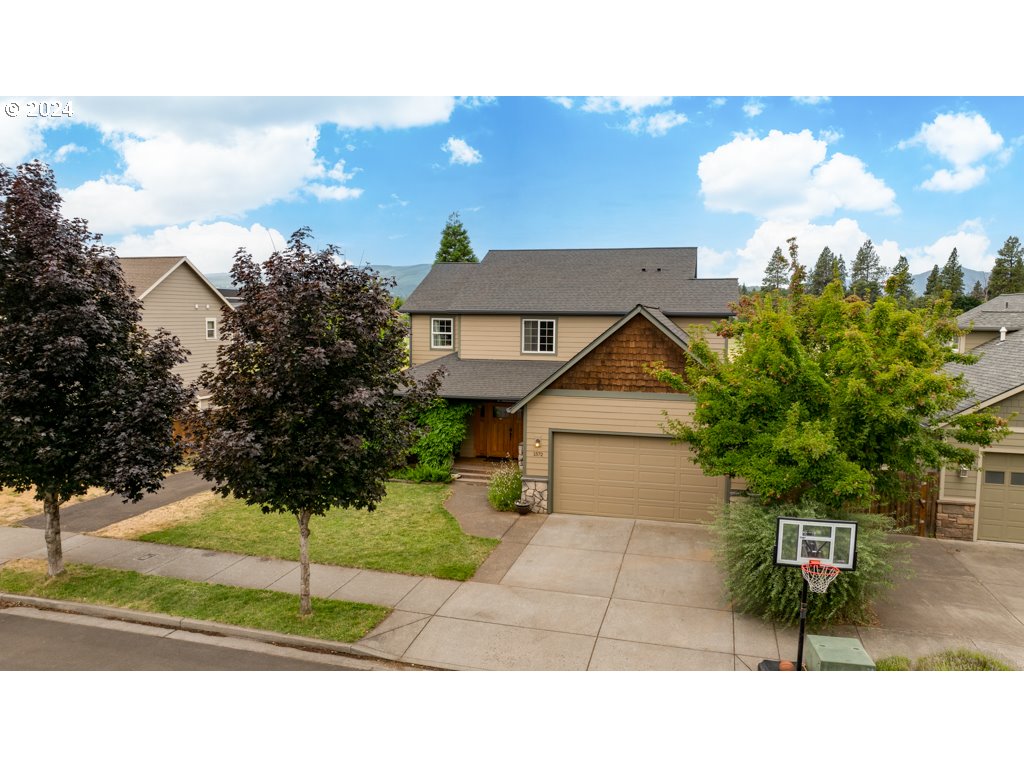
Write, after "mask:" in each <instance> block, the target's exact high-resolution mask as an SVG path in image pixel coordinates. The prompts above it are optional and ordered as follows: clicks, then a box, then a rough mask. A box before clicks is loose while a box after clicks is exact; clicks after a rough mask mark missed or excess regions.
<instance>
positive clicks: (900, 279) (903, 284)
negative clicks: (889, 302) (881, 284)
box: [885, 254, 914, 303]
mask: <svg viewBox="0 0 1024 768" xmlns="http://www.w3.org/2000/svg"><path fill="white" fill-rule="evenodd" d="M885 295H886V296H890V297H892V298H894V299H896V300H897V301H899V302H903V303H907V302H910V301H913V299H914V276H913V275H911V274H910V264H908V263H907V257H906V256H904V255H903V254H900V258H899V261H897V262H896V266H895V267H893V270H892V274H891V275H889V279H888V280H886V281H885Z"/></svg>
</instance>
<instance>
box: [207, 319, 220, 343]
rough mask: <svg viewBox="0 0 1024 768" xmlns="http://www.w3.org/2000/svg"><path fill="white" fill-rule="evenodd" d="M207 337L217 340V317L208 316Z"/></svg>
mask: <svg viewBox="0 0 1024 768" xmlns="http://www.w3.org/2000/svg"><path fill="white" fill-rule="evenodd" d="M206 339H207V340H208V341H216V340H217V318H215V317H208V318H206Z"/></svg>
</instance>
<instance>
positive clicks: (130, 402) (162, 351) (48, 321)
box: [0, 162, 193, 576]
mask: <svg viewBox="0 0 1024 768" xmlns="http://www.w3.org/2000/svg"><path fill="white" fill-rule="evenodd" d="M0 206H2V208H0V486H12V487H14V488H15V489H16V490H19V491H26V490H29V489H31V488H35V492H36V494H35V497H36V499H37V500H39V501H41V502H42V503H43V512H44V514H45V517H46V527H45V534H44V536H45V541H46V559H47V569H48V571H49V574H50V575H51V576H56V575H57V574H59V573H61V572H62V571H63V570H64V560H63V552H62V547H61V538H60V508H61V505H62V504H63V503H64V502H66V501H67V500H68V499H70V498H72V497H73V496H77V495H79V494H82V493H85V491H86V490H87V489H88V488H89V487H90V486H102V487H103V488H105V489H106V490H108V491H110V492H112V493H116V494H119V495H121V496H123V497H124V498H125V499H126V500H129V499H130V500H132V501H137V500H138V499H140V498H142V495H143V494H144V493H145V492H146V491H155V490H157V489H158V488H159V487H160V485H161V484H162V482H163V477H164V475H165V474H166V473H167V472H169V471H171V470H172V469H173V468H174V467H175V466H176V465H177V464H179V463H180V462H181V460H182V453H183V451H182V449H183V445H182V443H181V441H180V440H179V439H177V438H175V436H174V432H173V424H174V421H175V419H176V418H179V417H181V416H182V415H183V413H184V411H185V410H186V409H187V408H189V406H190V405H191V403H192V402H193V391H192V389H191V388H190V387H186V386H185V384H184V383H183V382H182V380H181V377H180V376H178V375H176V374H175V373H173V371H172V369H173V368H174V366H175V365H177V364H179V363H183V362H184V361H185V359H186V353H185V351H184V350H183V349H182V348H181V344H180V343H179V342H178V340H177V339H176V338H173V337H171V336H169V335H167V334H166V333H160V334H158V335H156V336H152V335H150V334H149V333H147V332H146V330H145V329H143V328H142V326H141V325H140V324H139V323H140V320H141V318H142V305H141V304H140V302H139V301H138V300H137V299H136V298H135V296H134V294H133V293H132V290H131V288H130V287H129V286H128V285H127V283H126V282H125V279H124V275H123V274H122V272H121V266H120V263H119V262H118V260H117V259H116V258H115V257H114V252H113V251H112V250H111V249H110V248H108V247H106V246H103V245H101V244H100V238H99V236H98V235H94V234H91V233H90V232H89V231H88V228H87V224H86V222H85V221H84V220H82V219H71V220H68V219H66V218H64V217H63V216H62V215H61V210H60V207H61V199H60V196H59V195H58V193H57V187H56V183H55V181H54V177H53V172H52V171H51V170H50V169H49V168H48V167H46V166H45V165H44V164H43V163H40V162H33V163H28V164H25V165H21V166H19V167H18V169H17V171H11V170H10V169H7V168H4V167H3V166H0Z"/></svg>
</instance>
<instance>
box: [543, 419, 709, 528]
mask: <svg viewBox="0 0 1024 768" xmlns="http://www.w3.org/2000/svg"><path fill="white" fill-rule="evenodd" d="M551 458H552V483H551V502H550V503H551V511H552V512H560V513H563V514H574V515H600V516H604V517H627V518H643V519H648V520H667V521H674V522H690V523H698V522H707V521H709V520H710V519H711V511H712V510H713V509H714V507H715V506H716V505H718V504H720V503H721V502H722V499H723V498H724V494H725V479H724V478H722V477H709V476H707V475H705V474H704V473H703V472H702V471H701V469H700V468H699V467H698V466H696V465H695V464H694V463H693V461H692V455H691V453H690V450H689V449H688V448H687V447H686V446H685V445H679V444H675V443H673V442H672V441H671V440H669V439H667V438H663V437H640V436H632V435H614V434H580V433H572V432H556V433H554V434H553V435H552V446H551Z"/></svg>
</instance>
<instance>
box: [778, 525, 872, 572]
mask: <svg viewBox="0 0 1024 768" xmlns="http://www.w3.org/2000/svg"><path fill="white" fill-rule="evenodd" d="M778 525H779V527H778V529H777V531H776V533H775V564H776V565H794V566H800V565H803V564H804V563H809V562H810V561H812V560H816V561H818V562H820V563H822V564H824V565H834V566H835V567H836V568H840V569H842V570H844V571H852V570H853V569H854V568H855V567H856V565H857V524H856V523H853V522H850V521H849V520H817V519H814V518H803V517H780V518H779V524H778Z"/></svg>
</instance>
